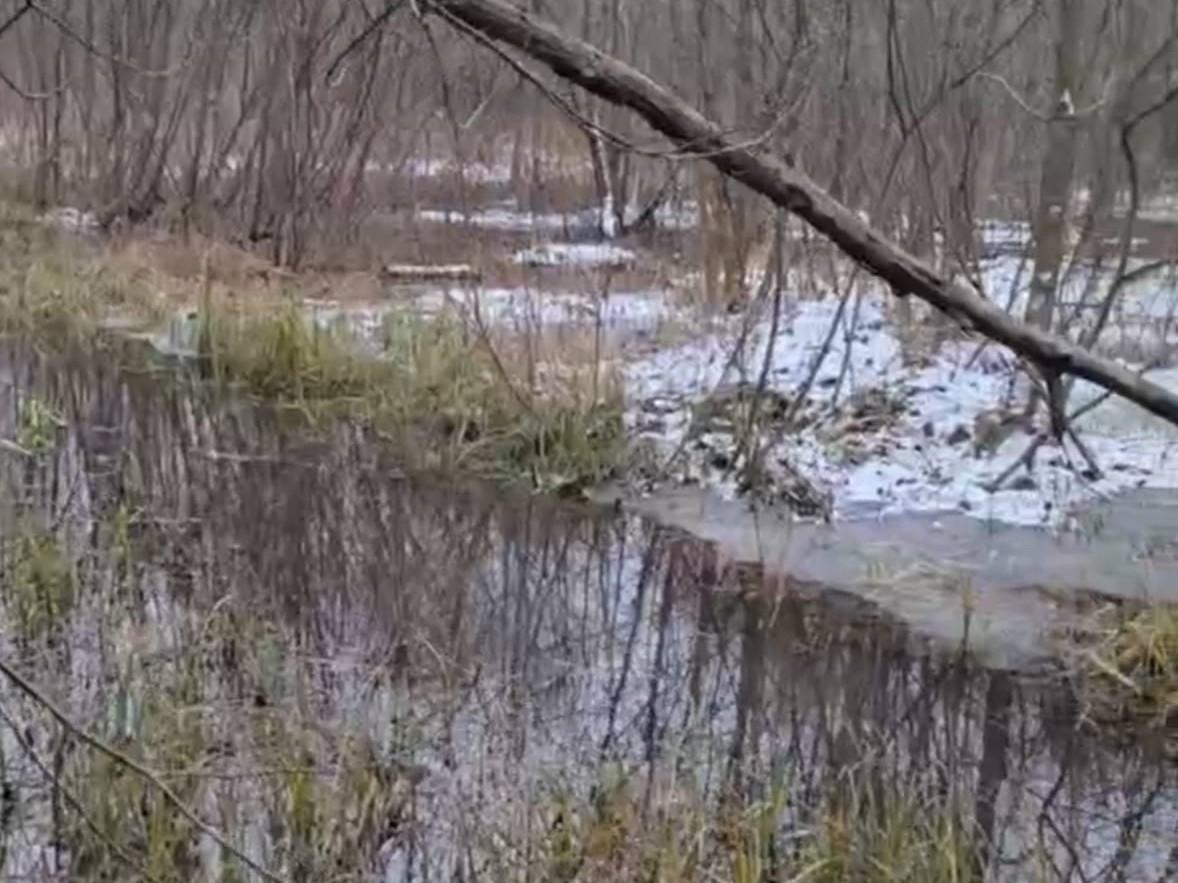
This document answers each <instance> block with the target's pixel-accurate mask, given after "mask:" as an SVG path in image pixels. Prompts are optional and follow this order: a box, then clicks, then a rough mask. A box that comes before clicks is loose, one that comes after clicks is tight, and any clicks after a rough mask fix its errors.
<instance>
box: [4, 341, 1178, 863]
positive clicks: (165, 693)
mask: <svg viewBox="0 0 1178 883" xmlns="http://www.w3.org/2000/svg"><path fill="white" fill-rule="evenodd" d="M119 363H120V359H119V358H117V354H116V353H115V352H113V351H112V352H105V353H101V354H93V353H88V354H77V355H74V356H71V357H52V358H50V357H45V356H41V355H37V354H35V353H33V352H31V351H28V350H24V349H22V348H20V347H14V346H11V345H8V346H6V347H4V348H3V349H0V438H4V439H8V440H10V441H13V442H18V441H19V442H21V443H22V445H23V446H24V447H26V448H28V449H29V450H30V453H31V454H32V456H24V455H21V454H18V453H15V452H13V451H12V450H6V451H3V452H0V458H2V459H0V476H2V480H3V490H2V492H0V493H2V494H3V505H2V507H0V530H2V531H3V535H4V539H5V542H6V552H5V558H4V561H5V570H4V574H3V578H4V579H3V588H4V593H3V594H4V597H3V599H2V616H3V622H4V623H5V625H4V628H3V631H2V634H3V637H2V639H0V640H2V645H3V653H4V654H5V658H7V659H9V660H10V661H12V662H13V663H14V664H16V665H17V667H18V668H19V669H20V670H21V671H22V672H24V673H25V674H26V675H27V676H28V677H29V678H31V679H32V680H33V681H34V682H35V683H36V684H38V685H40V687H41V688H42V689H44V690H45V691H46V692H47V693H48V694H50V695H51V696H52V697H54V698H55V699H56V701H57V702H59V703H60V704H61V705H62V706H63V707H65V708H66V709H68V711H69V713H70V716H71V717H72V718H73V719H74V720H75V721H76V722H78V723H79V724H80V725H82V726H83V727H85V728H87V729H89V730H91V731H92V732H95V733H96V734H98V735H100V736H101V737H102V738H104V739H106V740H109V741H110V742H112V743H114V744H117V745H119V746H121V747H122V749H123V750H125V751H127V752H129V753H132V754H133V755H134V756H137V757H141V758H142V759H143V760H144V762H145V763H148V764H149V765H152V766H153V768H155V769H157V770H160V771H162V772H161V775H164V776H171V778H168V779H167V780H168V781H169V782H171V783H172V784H173V785H175V787H176V788H177V790H178V792H179V793H180V794H181V796H182V797H183V798H184V799H185V800H187V801H188V802H190V803H191V805H193V806H194V807H196V808H197V809H198V810H199V811H200V813H201V814H202V817H204V818H205V819H207V820H208V821H209V822H210V823H212V824H213V825H215V826H216V827H218V828H220V829H221V830H224V831H226V832H227V833H228V834H229V835H230V837H231V839H232V840H233V841H234V842H235V843H237V844H238V845H239V846H240V847H241V848H242V849H243V850H245V851H247V852H249V853H250V854H251V855H254V856H256V857H257V858H258V859H259V860H260V861H264V862H265V863H267V865H268V866H270V867H273V868H276V869H279V870H280V871H281V872H282V873H283V874H284V875H285V876H287V877H288V878H289V879H305V880H311V879H385V880H504V879H520V880H524V879H530V880H546V879H558V878H559V875H556V876H551V875H550V876H546V875H545V871H544V868H545V867H548V866H547V865H545V864H544V860H543V858H542V857H541V856H540V853H541V852H542V850H539V848H538V847H535V846H534V845H533V844H535V843H538V842H541V841H543V839H544V837H546V836H548V834H549V832H551V831H552V830H553V829H554V826H555V825H556V824H557V820H558V819H560V818H562V816H561V812H563V810H562V809H560V808H561V807H566V806H568V805H570V804H575V803H576V802H577V801H584V802H592V801H593V800H594V799H596V798H597V797H599V796H600V794H601V792H602V789H603V788H604V787H606V786H605V785H604V784H603V783H605V782H607V781H608V782H610V783H612V784H611V785H610V786H609V787H611V788H619V787H621V788H624V789H625V790H626V793H627V795H629V798H628V799H629V800H630V806H631V813H632V820H631V822H630V823H629V824H630V825H631V827H630V828H629V829H628V830H629V832H630V835H631V836H637V834H638V833H639V832H641V831H642V830H643V829H644V828H645V827H646V824H647V822H646V820H648V819H663V820H664V821H665V820H666V819H668V818H670V819H672V820H673V819H675V818H677V817H678V816H677V815H676V814H677V813H682V814H686V813H687V812H688V810H687V809H685V807H695V808H696V811H702V812H704V813H708V812H711V811H712V809H713V808H715V811H716V812H719V809H718V807H720V806H721V805H722V804H724V803H725V802H726V801H732V800H733V799H738V800H740V801H744V802H749V803H751V802H756V801H762V800H768V799H770V798H772V797H773V796H775V795H776V796H779V797H782V798H783V799H781V800H779V802H778V803H777V804H775V805H776V806H777V807H778V809H777V810H776V812H775V813H774V816H773V820H772V825H771V836H772V837H773V838H775V842H779V843H780V844H782V847H781V848H782V849H785V848H787V847H788V845H789V844H793V843H797V842H798V841H799V840H800V839H802V838H804V837H805V836H807V832H808V831H812V830H813V829H814V828H815V826H816V825H817V824H818V820H817V814H818V812H819V810H818V809H817V808H818V807H819V806H820V805H821V795H822V794H823V793H824V792H825V790H826V789H827V788H828V786H829V785H830V783H832V782H837V781H839V780H840V779H841V778H842V777H845V776H847V775H848V774H849V773H852V772H867V773H868V774H869V775H870V776H871V777H872V781H874V782H877V783H880V782H882V783H887V784H888V786H889V787H893V786H894V787H897V788H899V789H902V790H904V791H905V793H912V794H917V795H927V796H928V799H929V800H933V799H935V800H937V801H942V800H951V801H952V802H953V803H954V804H955V805H959V806H961V807H963V808H964V812H965V814H966V815H967V816H968V817H969V818H970V819H971V820H973V822H974V823H975V824H976V826H977V832H978V837H977V839H978V842H979V843H980V844H985V846H983V847H981V849H982V850H983V854H984V855H985V857H986V858H985V863H986V865H987V867H988V869H989V870H988V874H987V877H988V879H995V880H1091V881H1095V880H1147V881H1161V880H1171V879H1178V845H1175V844H1178V804H1176V803H1175V793H1174V786H1175V783H1174V777H1173V768H1172V766H1171V765H1170V764H1168V763H1167V762H1166V761H1165V760H1164V759H1163V758H1162V756H1161V754H1160V752H1159V751H1158V750H1156V746H1154V745H1152V744H1149V743H1148V742H1143V741H1139V740H1133V739H1128V738H1118V736H1119V735H1123V734H1116V733H1111V734H1110V733H1108V732H1104V731H1102V730H1101V729H1099V728H1096V727H1094V726H1090V725H1088V724H1087V723H1086V721H1085V718H1084V710H1083V704H1082V701H1081V700H1080V699H1079V698H1077V693H1076V692H1075V691H1074V690H1073V688H1072V686H1071V685H1070V684H1069V683H1068V682H1067V680H1066V679H1065V678H1064V677H1063V676H1061V675H1057V674H1045V673H1044V672H1043V670H1041V669H1040V670H1039V671H1037V673H1034V674H1023V673H1019V672H1018V671H1014V670H1003V669H991V668H986V667H985V666H984V665H983V664H981V663H979V662H977V661H975V660H974V657H972V656H970V655H968V654H967V655H962V654H960V653H957V652H955V651H954V650H953V649H952V647H947V646H946V645H945V644H944V643H942V642H938V641H935V640H931V639H930V637H929V636H928V635H927V634H925V633H922V632H921V631H918V630H914V629H913V628H912V627H911V626H910V625H908V624H905V623H904V622H903V621H901V619H900V618H898V617H897V616H896V615H895V614H894V613H892V612H889V611H888V610H887V609H886V605H880V604H878V603H875V602H873V601H872V600H871V599H870V598H867V597H864V596H862V595H855V594H850V593H840V592H833V591H825V590H823V589H822V588H821V587H820V586H817V585H815V584H814V583H813V581H807V582H805V583H801V582H796V581H794V580H791V579H790V578H788V577H786V576H782V575H780V574H779V573H771V572H768V571H766V570H764V569H762V568H759V567H757V566H754V565H750V564H735V563H731V562H729V561H728V559H726V558H725V557H724V555H723V554H722V550H721V548H720V547H719V546H717V545H714V544H712V543H709V542H702V541H699V540H694V539H691V538H689V537H688V536H687V535H685V534H684V533H682V532H680V531H677V530H673V529H669V528H665V527H660V526H658V525H657V524H655V523H653V522H650V521H646V520H643V519H642V518H639V517H637V516H624V517H617V516H614V515H613V514H612V513H610V512H609V510H608V509H593V508H588V507H583V506H570V505H565V504H560V503H556V502H553V501H550V500H546V499H540V498H535V497H529V496H517V495H510V494H504V493H502V492H497V491H494V490H491V489H488V488H485V487H480V486H471V485H457V484H455V483H453V482H447V481H443V480H440V479H431V478H425V477H416V478H415V477H406V476H405V475H404V474H403V473H402V472H401V470H400V469H399V466H398V463H397V460H396V457H395V452H392V451H390V450H388V449H387V448H386V447H385V446H384V445H382V444H380V443H378V442H376V441H374V440H372V439H370V438H367V437H366V436H365V435H364V434H363V433H362V432H360V431H359V430H355V429H345V428H336V429H333V430H331V432H330V433H329V434H327V435H323V434H319V435H315V434H312V433H308V431H307V430H306V428H305V426H304V425H303V421H302V420H301V419H300V418H299V417H298V416H297V415H293V414H283V413H280V412H274V411H272V410H267V409H262V408H258V407H254V406H251V405H249V404H246V403H243V402H238V401H234V400H226V399H223V398H218V397H216V396H213V395H211V394H207V393H203V392H201V391H199V390H197V389H194V388H192V387H190V386H189V385H187V384H186V383H184V382H181V381H179V380H177V379H175V378H173V377H171V376H170V375H166V374H160V373H155V372H149V371H142V370H129V369H126V368H121V367H119ZM33 402H36V403H39V404H38V406H34V405H31V404H30V403H33ZM39 406H44V411H46V412H48V413H50V414H52V415H53V416H54V417H56V418H58V420H59V422H53V421H50V423H51V426H50V428H46V427H47V424H46V422H45V420H40V422H38V418H37V414H39V413H41V411H40V410H38V408H39ZM38 427H39V431H34V430H38ZM31 536H35V537H42V538H43V537H45V536H48V537H49V538H50V541H51V542H52V543H53V544H55V546H54V548H57V549H59V550H60V555H61V557H62V558H63V560H64V561H65V566H66V567H67V568H68V570H69V572H70V573H72V574H73V576H72V577H71V579H72V582H71V585H72V590H71V591H70V592H61V591H57V592H56V593H54V592H53V590H52V587H53V586H54V585H55V583H54V582H53V579H52V578H51V577H52V574H53V573H54V572H55V571H54V569H53V565H52V561H51V560H50V563H48V564H44V563H43V564H42V566H41V568H40V570H37V568H31V567H30V565H29V564H28V560H30V555H29V554H27V552H28V549H29V548H31V547H30V545H29V544H30V543H33V547H35V548H37V549H42V548H43V546H44V544H43V543H42V545H37V543H41V542H42V541H41V540H36V541H33V540H30V539H29V537H31ZM14 543H18V548H20V549H24V550H25V553H24V554H23V557H22V555H17V554H16V553H15V552H13V551H12V549H13V544H14ZM21 544H23V545H21ZM45 554H46V556H48V553H45ZM33 557H34V558H35V556H33ZM50 558H51V556H50ZM38 573H39V574H40V575H39V576H36V575H37V574H38ZM30 574H34V576H36V578H33V577H31V576H30ZM46 574H49V575H48V576H47V575H46ZM30 585H32V586H33V587H34V588H35V589H37V591H39V592H40V593H41V594H40V595H38V594H36V593H35V592H33V593H32V594H31V590H30V589H29V586H30ZM47 586H48V587H49V588H48V589H47V588H46V587H47ZM47 592H48V597H43V596H44V595H46V593H47ZM0 710H3V717H4V721H5V722H12V723H13V724H14V725H15V726H14V727H7V726H6V727H4V729H3V737H2V738H0V748H2V749H3V751H2V754H3V764H2V765H0V774H2V775H3V776H4V777H5V781H4V783H3V792H2V794H0V803H2V804H3V806H2V807H0V810H2V812H0V829H2V830H0V833H2V834H3V838H4V844H3V852H2V855H3V860H4V863H5V864H4V871H5V873H6V874H7V875H8V876H10V877H14V878H15V877H21V878H24V879H49V878H52V879H140V878H143V879H147V875H146V872H145V871H144V870H143V869H142V868H140V869H139V870H137V871H135V872H134V873H132V872H131V870H129V869H133V868H134V867H135V862H137V861H140V860H142V861H145V862H147V861H150V862H158V863H159V864H152V865H150V867H151V868H155V870H156V872H157V876H158V877H160V878H171V879H184V878H185V876H184V875H185V874H188V877H187V879H218V880H221V879H250V877H249V876H248V875H244V872H241V873H242V874H243V875H242V876H237V877H233V876H231V875H230V873H229V866H230V865H231V864H232V861H231V859H230V858H228V857H227V856H226V855H225V854H224V852H223V851H219V850H218V849H216V848H215V846H214V845H213V844H211V843H210V841H209V838H208V837H202V836H196V835H195V834H192V833H191V831H190V830H189V829H188V828H187V827H186V826H180V828H181V830H180V832H179V833H176V832H175V831H173V829H172V828H168V827H167V826H166V825H164V821H163V819H164V818H165V816H164V814H163V810H162V809H160V804H159V802H158V801H157V800H155V798H152V797H150V795H149V792H150V789H147V788H144V789H143V791H142V793H140V792H137V791H132V790H128V789H132V788H133V787H140V786H137V785H134V784H133V783H132V782H131V780H130V779H129V778H128V777H126V776H124V775H121V774H116V773H113V772H111V771H110V770H109V769H108V768H107V767H104V766H103V765H102V764H101V763H99V761H98V760H96V759H95V758H94V753H93V752H91V751H89V749H87V748H86V747H85V746H80V745H79V744H78V743H77V740H71V739H68V738H65V737H63V736H62V734H61V731H60V728H58V727H56V726H55V725H53V724H52V722H51V721H49V719H48V718H47V717H46V716H45V715H44V714H43V713H42V711H41V710H40V709H39V708H38V707H37V706H36V704H35V703H31V702H29V701H28V699H27V698H24V697H21V696H19V695H18V694H17V693H16V691H14V690H13V689H12V687H11V685H10V684H7V683H5V684H4V685H3V686H2V687H0ZM22 733H23V735H22ZM104 770H105V772H104ZM357 770H361V771H365V775H362V776H361V775H358V774H357V772H356V771H357ZM194 771H196V772H194ZM54 772H56V773H57V774H58V783H57V784H56V785H55V784H54V779H53V777H52V776H51V775H50V774H51V773H54ZM104 776H105V778H104ZM63 782H64V783H65V787H64V788H63V787H62V783H63ZM619 783H620V784H619ZM67 791H68V793H69V795H72V797H66V798H63V796H62V795H63V793H66V792H67ZM120 795H123V796H126V795H132V796H134V795H138V796H137V797H136V801H137V802H136V803H135V804H134V806H135V807H136V809H135V810H134V812H132V813H131V814H130V815H128V816H126V817H123V816H120V815H119V813H120V812H122V810H121V809H120V808H119V807H120V806H121V805H122V804H120V803H119V800H120V799H121V796H120ZM75 803H76V804H77V806H74V804H75ZM79 807H80V808H81V809H87V810H88V813H89V816H90V820H91V821H93V822H94V824H93V825H89V824H82V823H81V822H79V821H78V820H77V818H76V816H77V815H78V813H77V812H75V810H79ZM79 811H80V810H79ZM153 825H154V826H155V827H153ZM160 831H163V832H164V833H163V834H161V833H160ZM112 832H118V834H117V835H116V834H114V833H112ZM136 832H138V833H136ZM153 832H154V833H153ZM168 832H172V833H170V834H169V833H168ZM99 834H101V836H99ZM111 837H117V838H122V839H121V840H119V841H118V843H116V844H115V846H117V847H118V849H119V850H121V851H122V852H123V853H126V854H127V855H124V856H122V857H119V856H117V855H116V854H115V852H116V850H115V849H114V848H113V847H111V846H110V845H109V844H107V845H106V846H102V845H100V844H101V841H103V840H104V838H105V839H109V838H111ZM153 837H155V838H159V837H165V838H166V842H167V843H168V848H167V850H166V855H164V854H162V853H161V854H160V855H157V854H156V853H157V852H159V850H155V851H153V847H152V843H153V842H156V841H153V840H152V838H153ZM169 838H170V839H169ZM96 844H99V845H96ZM325 866H330V867H332V868H334V869H336V872H335V873H330V874H329V873H325V872H323V871H322V868H323V867H325ZM566 877H567V875H566ZM586 878H587V877H586ZM765 879H772V877H765ZM880 879H885V878H884V877H881V878H880Z"/></svg>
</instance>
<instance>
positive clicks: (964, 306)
mask: <svg viewBox="0 0 1178 883" xmlns="http://www.w3.org/2000/svg"><path fill="white" fill-rule="evenodd" d="M425 6H426V8H427V9H430V10H433V11H435V12H437V13H439V14H440V15H442V17H444V18H446V19H447V20H450V21H451V22H457V23H460V24H462V25H465V26H466V27H468V28H472V29H474V30H476V31H478V32H479V33H481V34H484V35H485V36H487V37H489V38H491V39H493V40H496V41H499V42H501V43H504V44H507V45H509V46H512V47H514V48H516V49H518V50H520V51H522V52H524V53H526V54H527V55H529V56H531V57H532V58H534V59H536V60H537V61H539V62H541V63H543V64H545V65H546V66H547V67H549V68H550V69H551V70H552V71H553V72H554V73H556V74H557V75H559V76H561V77H564V78H565V79H567V80H569V81H570V82H573V83H575V84H577V85H579V86H581V87H582V88H584V89H586V90H587V91H589V92H592V93H593V94H594V95H597V96H599V97H600V98H603V99H605V100H607V101H610V102H613V103H614V104H617V105H621V106H625V107H628V108H630V109H631V110H633V111H635V112H636V113H638V114H639V115H640V116H641V117H642V118H643V119H644V120H645V121H646V122H647V123H648V124H649V125H650V126H651V127H653V128H654V129H656V130H657V131H659V132H661V133H662V134H663V135H665V136H666V137H667V138H669V139H670V140H671V141H673V142H675V143H676V144H687V145H691V147H692V149H693V150H694V151H700V152H703V153H704V154H706V156H707V161H708V162H710V163H712V165H714V166H715V167H716V168H717V169H719V170H720V171H721V172H722V173H723V174H725V175H728V176H730V177H732V178H734V179H736V180H738V181H740V182H741V183H743V184H745V185H746V186H748V187H749V188H751V189H753V190H755V191H757V192H758V193H760V194H762V195H763V196H765V197H767V198H768V199H770V200H772V201H773V202H774V203H775V204H776V205H778V206H780V207H781V208H784V209H787V210H789V211H791V212H793V213H794V214H796V215H798V216H799V217H801V218H802V219H803V220H805V221H806V222H807V223H809V224H810V225H811V226H813V227H814V228H815V229H816V230H818V231H819V232H820V233H822V234H823V235H825V236H826V237H828V238H829V239H830V240H831V241H832V242H833V243H834V244H835V245H836V246H838V247H839V248H840V249H841V250H842V251H843V252H844V253H845V254H847V255H848V256H849V257H851V258H852V259H853V260H855V261H856V262H858V263H859V264H860V265H862V266H863V267H865V268H866V269H867V270H869V271H870V272H872V273H874V274H875V275H876V276H878V277H880V278H881V279H883V280H884V281H886V282H887V283H888V284H889V285H890V287H891V288H892V290H893V291H896V292H901V293H910V294H913V295H915V296H917V297H919V298H920V299H921V300H923V301H925V302H927V303H929V304H931V305H932V306H934V307H936V308H937V309H939V310H941V311H943V312H945V313H947V314H948V315H950V316H951V317H953V318H954V319H956V320H957V321H959V322H962V323H963V324H965V325H967V326H969V327H971V328H972V329H974V330H976V331H978V332H980V333H981V334H983V335H985V336H986V337H989V338H992V339H993V340H995V341H998V342H999V343H1002V344H1004V345H1005V346H1008V347H1009V348H1010V349H1012V350H1014V351H1015V352H1017V353H1019V354H1020V355H1022V356H1024V357H1026V358H1027V359H1030V360H1031V361H1033V362H1035V363H1037V364H1039V365H1041V366H1043V367H1045V368H1047V369H1049V370H1052V371H1055V372H1060V373H1065V374H1072V375H1076V376H1079V377H1083V378H1085V379H1086V380H1090V381H1092V382H1093V383H1095V384H1097V385H1099V386H1101V387H1103V388H1105V389H1108V390H1110V391H1112V392H1114V393H1117V394H1118V395H1122V396H1124V397H1125V398H1127V399H1129V400H1131V401H1133V402H1136V403H1137V404H1139V405H1140V406H1141V407H1143V408H1145V409H1146V410H1148V411H1150V412H1152V413H1154V414H1156V415H1158V416H1160V417H1162V418H1164V419H1166V420H1168V421H1170V422H1172V423H1175V424H1178V395H1175V394H1174V393H1172V392H1170V391H1169V390H1167V389H1165V388H1163V387H1161V386H1159V385H1157V384H1156V383H1153V382H1151V381H1149V380H1146V379H1145V378H1143V377H1138V376H1136V375H1135V374H1133V372H1131V371H1129V370H1127V369H1126V368H1124V367H1122V366H1120V365H1117V364H1116V363H1114V362H1112V361H1110V360H1108V359H1105V358H1101V357H1099V356H1096V355H1094V354H1092V353H1090V352H1087V351H1085V350H1083V349H1082V348H1080V347H1078V346H1076V345H1075V344H1074V343H1072V342H1070V341H1068V340H1065V339H1063V338H1061V337H1059V336H1057V335H1054V334H1049V333H1046V332H1043V331H1040V330H1038V329H1036V328H1032V327H1031V326H1029V325H1027V324H1026V323H1024V322H1021V321H1019V320H1017V319H1015V318H1014V317H1013V316H1010V315H1008V314H1007V313H1005V312H1004V311H1003V310H1002V309H1000V308H999V307H998V306H996V305H995V304H992V303H990V302H989V301H987V300H985V299H984V298H982V297H981V296H980V295H979V294H978V293H977V292H975V291H973V290H972V289H970V288H968V287H966V286H964V285H962V284H960V283H955V282H953V281H951V280H949V279H946V278H944V277H942V276H941V275H939V274H938V273H937V272H935V271H934V270H933V269H932V268H931V267H929V266H927V265H926V264H925V263H923V262H922V261H919V260H917V259H916V258H915V257H913V256H912V255H910V254H908V253H907V252H905V251H904V250H903V249H901V248H899V247H898V246H897V245H895V244H894V243H892V242H890V241H889V240H888V239H886V238H885V237H884V236H883V235H882V234H881V233H879V232H878V231H876V230H874V229H873V228H871V227H870V226H869V225H867V224H865V223H864V222H863V221H861V220H860V219H859V218H858V217H856V215H855V214H854V213H853V212H852V211H851V210H850V209H848V208H847V207H846V206H844V205H842V204H841V203H839V202H837V201H836V200H834V199H832V198H831V197H830V195H829V194H827V193H826V192H825V191H824V190H822V188H821V187H819V186H818V185H817V184H816V183H815V182H814V181H813V180H811V179H810V178H809V177H808V176H807V175H806V174H805V173H803V172H802V171H800V170H799V169H797V168H794V167H792V166H790V165H788V164H786V163H785V162H784V161H783V160H782V159H780V158H778V157H777V156H774V155H772V154H771V153H769V152H768V151H767V150H766V149H765V148H764V147H763V146H761V145H756V144H754V145H739V144H734V143H732V141H731V139H730V137H728V136H727V135H725V133H724V132H723V131H722V130H721V129H720V127H719V126H717V125H716V124H715V123H713V122H712V121H710V120H708V119H707V118H705V117H704V116H703V115H702V114H700V113H699V112H698V111H696V110H695V109H694V108H693V107H692V106H691V105H689V104H688V103H687V102H686V101H684V100H683V99H681V98H679V97H678V96H676V95H675V94H673V93H672V92H670V91H669V90H668V89H666V88H664V87H663V86H661V85H659V84H658V83H656V82H655V81H653V80H651V79H650V78H649V77H647V76H646V75H644V74H643V73H641V72H640V71H638V70H636V69H635V68H633V67H631V66H630V65H628V64H625V63H624V62H622V61H619V60H618V59H616V58H613V57H611V56H609V55H606V54H605V53H603V52H602V51H601V50H599V49H597V48H596V47H594V46H592V45H590V44H588V43H586V42H584V41H583V40H578V39H576V38H574V37H570V36H568V35H566V34H564V33H563V32H561V31H560V30H559V29H557V28H556V27H554V26H553V25H551V24H548V23H547V22H544V21H543V20H541V19H540V18H538V17H537V16H535V15H533V14H531V13H529V12H526V11H524V10H522V9H519V8H517V7H515V6H513V5H511V4H509V3H507V2H505V0H426V3H425Z"/></svg>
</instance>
